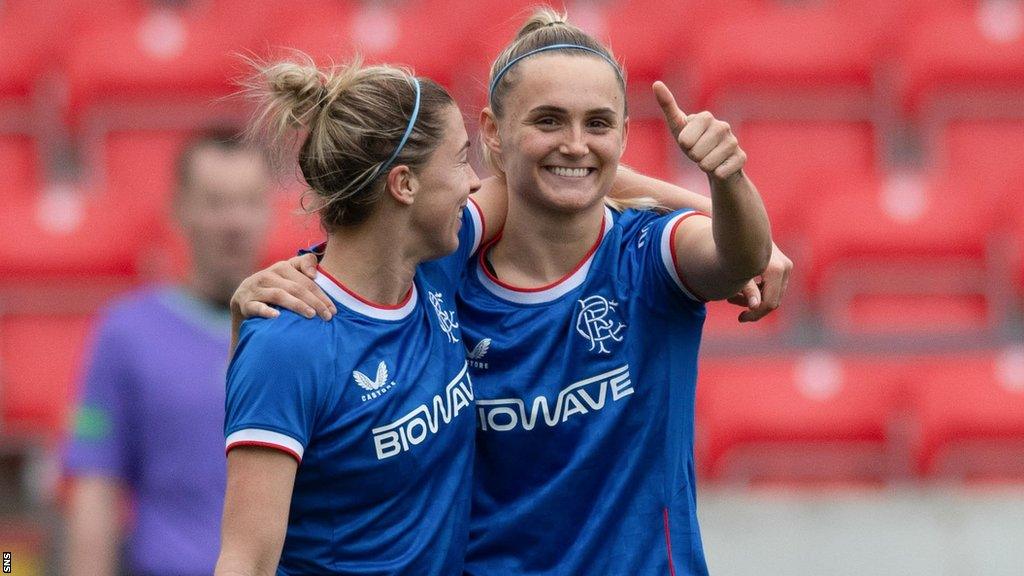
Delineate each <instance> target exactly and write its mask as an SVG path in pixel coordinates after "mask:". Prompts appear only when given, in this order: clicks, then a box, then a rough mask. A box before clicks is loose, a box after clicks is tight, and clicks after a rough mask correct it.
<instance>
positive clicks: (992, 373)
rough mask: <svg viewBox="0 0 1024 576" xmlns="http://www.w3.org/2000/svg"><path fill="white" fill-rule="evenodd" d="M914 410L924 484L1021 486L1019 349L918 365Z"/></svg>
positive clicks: (1023, 422) (1022, 355) (1023, 446)
mask: <svg viewBox="0 0 1024 576" xmlns="http://www.w3.org/2000/svg"><path fill="white" fill-rule="evenodd" d="M913 406H914V409H913V413H914V422H915V423H916V426H917V429H916V434H915V436H914V452H913V454H914V464H915V470H916V472H917V473H918V474H920V475H921V476H922V477H923V478H927V479H953V480H963V481H1004V480H1016V481H1021V480H1024V348H1021V347H1020V346H1015V347H1010V348H1007V349H1005V350H998V351H986V352H979V353H969V352H968V353H960V354H954V355H949V356H944V357H935V358H931V359H928V361H927V363H925V362H921V363H920V365H919V372H918V379H917V381H916V384H915V386H914V388H913Z"/></svg>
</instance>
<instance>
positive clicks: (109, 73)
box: [68, 0, 284, 129]
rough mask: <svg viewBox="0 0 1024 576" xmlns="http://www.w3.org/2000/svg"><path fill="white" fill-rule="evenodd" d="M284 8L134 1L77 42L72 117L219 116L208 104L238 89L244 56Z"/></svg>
mask: <svg viewBox="0 0 1024 576" xmlns="http://www.w3.org/2000/svg"><path fill="white" fill-rule="evenodd" d="M282 9H284V6H283V5H282V3H279V2H275V1H273V0H258V1H257V2H250V1H243V0H228V1H221V2H210V3H196V4H194V5H193V4H189V5H187V6H184V7H182V8H179V9H172V8H168V7H154V6H151V5H146V4H145V3H134V2H133V3H130V4H129V5H127V6H126V7H125V8H124V9H123V10H118V11H116V12H114V13H115V14H117V16H116V17H112V18H110V19H109V20H108V21H106V22H104V23H103V25H102V26H98V27H94V28H91V29H90V30H88V31H87V32H85V33H83V34H82V36H80V37H79V38H77V39H76V40H75V42H74V45H73V47H72V49H71V54H70V56H69V63H68V79H69V84H70V109H69V111H70V118H71V120H72V122H73V123H75V124H76V125H77V124H78V123H79V121H85V122H87V123H89V124H90V125H92V124H95V125H98V126H100V127H101V128H102V127H105V126H109V125H123V124H133V125H143V126H153V125H164V126H166V125H168V124H171V125H174V124H180V123H182V122H190V121H192V119H191V118H189V117H190V116H191V117H194V116H203V115H205V116H209V115H211V114H213V113H214V112H216V111H217V106H214V103H211V102H210V101H211V100H212V99H214V98H217V97H222V96H225V95H228V94H231V93H233V92H235V91H236V90H237V87H236V86H235V85H234V84H233V81H234V80H235V79H236V78H237V77H238V76H239V75H240V72H241V70H242V65H241V62H240V60H239V58H238V54H244V53H246V52H247V51H248V50H251V49H253V48H255V47H257V46H258V44H259V43H260V42H265V39H264V38H263V37H262V36H261V35H262V33H263V30H264V29H265V28H267V27H268V24H267V23H268V22H273V21H274V20H275V18H276V17H277V15H278V14H279V13H280V11H281V10H282ZM182 103H186V104H192V105H195V104H196V103H199V104H201V105H202V106H204V107H206V108H205V109H204V108H202V107H201V108H198V109H195V108H192V109H186V110H185V112H181V111H180V110H179V109H178V108H176V106H178V105H181V104H182ZM236 106H237V104H236ZM226 107H227V106H226V105H224V104H223V103H222V104H221V108H226ZM90 129H95V127H92V128H90Z"/></svg>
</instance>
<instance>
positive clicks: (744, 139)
mask: <svg viewBox="0 0 1024 576" xmlns="http://www.w3.org/2000/svg"><path fill="white" fill-rule="evenodd" d="M736 134H737V137H738V138H739V142H740V146H742V147H743V149H744V151H746V152H747V156H748V157H749V160H748V162H747V167H746V170H747V172H748V174H749V175H750V177H751V179H752V180H753V181H754V183H755V184H756V185H757V188H758V191H759V192H760V193H761V197H762V198H763V199H764V202H765V206H766V207H767V209H768V214H769V216H770V217H771V219H772V232H773V233H774V234H775V235H776V237H777V238H779V239H790V238H793V237H794V236H796V235H798V233H799V232H801V231H802V230H803V229H804V228H805V227H806V225H807V218H808V217H809V216H810V215H811V214H813V213H814V212H815V211H816V210H817V209H818V208H817V207H818V205H819V204H820V203H821V202H822V201H824V200H825V199H827V198H829V197H832V196H835V194H836V188H837V186H842V187H845V186H847V185H848V183H850V182H860V181H862V180H864V179H865V178H866V179H868V180H871V179H873V178H876V177H877V174H878V162H877V158H878V154H877V152H876V135H875V130H874V127H873V125H872V124H871V123H868V122H842V121H810V120H799V121H798V120H793V121H782V120H750V121H746V122H743V123H742V124H740V125H739V126H738V127H737V128H736Z"/></svg>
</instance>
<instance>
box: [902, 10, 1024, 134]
mask: <svg viewBox="0 0 1024 576" xmlns="http://www.w3.org/2000/svg"><path fill="white" fill-rule="evenodd" d="M898 56H899V58H898V62H899V63H900V66H899V70H898V78H900V86H899V101H900V104H901V107H902V109H903V110H904V112H906V113H908V114H912V115H917V116H919V117H948V116H956V115H964V114H967V115H978V114H979V113H985V114H990V115H992V114H994V115H1002V114H1005V113H1006V111H1007V109H1011V110H1014V111H1015V113H1016V114H1017V115H1019V114H1020V113H1021V112H1022V106H1021V102H1022V101H1024V100H1022V99H1021V95H1022V94H1024V6H1021V4H1020V3H1019V2H1013V1H1006V0H977V1H974V2H963V3H959V5H957V6H955V7H951V8H949V9H946V10H937V11H934V12H932V13H930V14H929V15H928V16H927V17H923V18H916V19H914V21H913V27H912V28H911V29H910V30H909V31H908V33H907V36H906V37H905V40H904V42H903V43H902V47H901V50H900V53H899V54H898Z"/></svg>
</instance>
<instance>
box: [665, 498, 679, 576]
mask: <svg viewBox="0 0 1024 576" xmlns="http://www.w3.org/2000/svg"><path fill="white" fill-rule="evenodd" d="M662 517H663V518H664V520H665V548H666V549H667V550H668V573H669V574H670V575H671V576H676V565H675V563H674V562H673V561H672V536H671V534H670V533H669V530H668V508H667V507H666V508H662Z"/></svg>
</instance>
